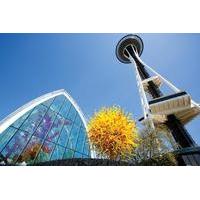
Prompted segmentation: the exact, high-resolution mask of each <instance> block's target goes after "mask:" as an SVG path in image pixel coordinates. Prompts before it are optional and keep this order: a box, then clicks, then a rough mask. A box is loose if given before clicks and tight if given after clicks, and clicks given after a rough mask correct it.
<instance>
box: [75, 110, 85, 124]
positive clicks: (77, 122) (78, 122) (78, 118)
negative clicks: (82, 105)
mask: <svg viewBox="0 0 200 200" xmlns="http://www.w3.org/2000/svg"><path fill="white" fill-rule="evenodd" d="M74 123H75V124H76V125H77V126H81V124H82V123H83V122H82V119H81V117H80V116H79V114H78V113H77V116H76V119H75V121H74Z"/></svg>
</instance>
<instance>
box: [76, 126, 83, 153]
mask: <svg viewBox="0 0 200 200" xmlns="http://www.w3.org/2000/svg"><path fill="white" fill-rule="evenodd" d="M84 143H85V131H84V129H82V128H81V129H80V132H79V136H78V141H77V144H76V151H78V152H81V153H82V152H83V147H84Z"/></svg>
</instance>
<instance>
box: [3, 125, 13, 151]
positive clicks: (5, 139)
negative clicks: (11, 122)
mask: <svg viewBox="0 0 200 200" xmlns="http://www.w3.org/2000/svg"><path fill="white" fill-rule="evenodd" d="M15 132H16V129H15V128H12V127H10V128H7V129H6V130H5V131H4V132H3V133H1V134H0V151H2V149H3V148H4V147H5V145H6V144H7V143H8V141H9V140H10V139H11V137H12V136H13V135H14V133H15Z"/></svg>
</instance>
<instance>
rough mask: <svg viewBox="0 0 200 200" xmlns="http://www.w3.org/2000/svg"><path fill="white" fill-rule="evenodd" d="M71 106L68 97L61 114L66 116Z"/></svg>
mask: <svg viewBox="0 0 200 200" xmlns="http://www.w3.org/2000/svg"><path fill="white" fill-rule="evenodd" d="M70 107H71V103H70V102H69V101H68V100H67V99H66V100H65V102H64V104H63V106H62V108H61V109H60V111H59V114H60V115H62V116H63V117H65V118H66V117H67V114H68V112H69V109H70Z"/></svg>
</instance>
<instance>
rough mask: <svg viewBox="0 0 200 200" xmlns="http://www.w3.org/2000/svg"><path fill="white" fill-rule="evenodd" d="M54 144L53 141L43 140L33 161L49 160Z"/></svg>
mask: <svg viewBox="0 0 200 200" xmlns="http://www.w3.org/2000/svg"><path fill="white" fill-rule="evenodd" d="M54 146H55V145H54V144H53V143H51V142H47V141H45V142H44V144H43V145H42V148H41V149H40V153H39V154H38V156H37V158H36V160H35V162H44V161H49V159H50V157H51V154H52V151H53V149H54Z"/></svg>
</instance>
